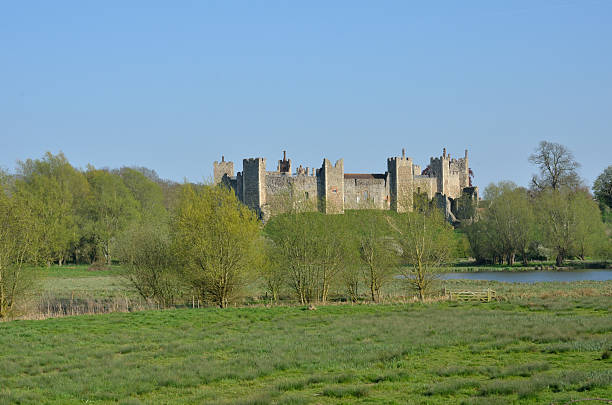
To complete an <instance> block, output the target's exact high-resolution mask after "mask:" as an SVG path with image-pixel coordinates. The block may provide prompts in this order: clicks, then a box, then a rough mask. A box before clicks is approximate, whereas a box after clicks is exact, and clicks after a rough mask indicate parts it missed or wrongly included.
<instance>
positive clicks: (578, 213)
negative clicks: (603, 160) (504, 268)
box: [462, 142, 612, 266]
mask: <svg viewBox="0 0 612 405" xmlns="http://www.w3.org/2000/svg"><path fill="white" fill-rule="evenodd" d="M529 161H530V162H531V163H533V164H535V165H536V166H537V168H538V170H539V173H538V174H537V175H534V176H533V179H532V181H531V187H529V188H523V187H518V186H517V185H516V184H514V183H512V182H508V181H503V182H499V183H497V184H490V185H489V186H488V187H487V188H486V189H485V192H484V200H483V201H481V202H480V204H479V207H480V208H479V209H478V212H476V213H475V217H474V220H473V221H466V224H464V225H463V226H462V230H463V231H464V232H465V233H466V235H467V237H468V239H469V243H470V249H471V254H472V256H473V257H474V258H475V259H476V260H477V261H479V262H481V263H503V262H506V263H507V264H508V265H512V264H514V261H515V258H517V257H518V258H520V259H521V261H522V262H523V264H525V265H526V264H528V262H529V260H531V259H555V261H556V265H557V266H562V265H563V263H564V262H565V260H566V259H568V258H572V257H577V258H580V259H582V260H584V259H585V258H586V257H587V256H591V257H599V258H603V259H607V258H609V257H611V256H612V251H611V243H610V229H609V226H608V228H606V224H605V223H604V221H605V220H606V218H607V215H608V213H609V210H610V202H611V199H610V195H611V187H610V184H611V183H612V166H610V167H608V168H607V169H606V170H605V171H604V173H602V175H600V176H599V177H598V179H597V180H596V181H595V184H594V187H593V190H594V193H595V198H594V197H593V196H592V195H591V194H590V193H589V190H588V188H587V187H586V186H585V185H584V184H583V182H582V181H581V180H580V177H579V176H578V174H577V171H576V169H577V168H578V167H579V166H580V165H579V164H578V162H576V161H575V159H574V156H573V154H572V153H571V152H570V151H569V150H568V149H567V148H566V147H564V146H563V145H560V144H556V143H551V142H541V143H540V145H539V146H538V148H537V149H536V151H535V152H534V153H533V154H532V155H531V156H530V157H529Z"/></svg>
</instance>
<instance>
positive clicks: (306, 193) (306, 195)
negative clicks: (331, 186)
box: [304, 191, 308, 200]
mask: <svg viewBox="0 0 612 405" xmlns="http://www.w3.org/2000/svg"><path fill="white" fill-rule="evenodd" d="M304 197H306V199H307V200H308V191H306V192H305V193H304Z"/></svg>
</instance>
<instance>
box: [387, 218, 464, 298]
mask: <svg viewBox="0 0 612 405" xmlns="http://www.w3.org/2000/svg"><path fill="white" fill-rule="evenodd" d="M390 223H391V224H392V226H393V228H394V229H395V230H396V232H397V235H398V242H399V244H400V246H401V250H402V257H403V259H404V261H405V264H406V265H407V266H406V267H405V268H404V269H405V270H404V276H405V280H406V282H407V283H408V285H409V286H410V287H411V288H412V289H414V290H415V291H416V292H417V293H418V296H419V299H420V300H421V301H423V300H424V299H425V296H426V294H427V292H428V291H429V290H430V289H431V286H432V285H433V283H434V281H435V280H436V279H437V278H438V272H439V268H440V266H442V265H443V264H445V263H447V262H448V261H449V260H450V259H451V257H452V253H453V251H454V247H453V242H454V238H453V229H452V227H451V226H450V225H449V224H448V223H447V222H446V221H445V220H444V217H443V215H442V213H441V212H440V211H439V210H437V209H430V210H428V211H426V212H423V213H420V212H411V213H405V214H401V215H398V216H397V219H395V220H392V221H391V222H390Z"/></svg>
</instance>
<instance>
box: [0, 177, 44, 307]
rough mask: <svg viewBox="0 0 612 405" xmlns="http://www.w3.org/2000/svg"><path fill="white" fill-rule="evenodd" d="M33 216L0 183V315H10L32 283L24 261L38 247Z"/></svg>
mask: <svg viewBox="0 0 612 405" xmlns="http://www.w3.org/2000/svg"><path fill="white" fill-rule="evenodd" d="M37 225H38V222H37V218H36V216H35V215H34V214H33V213H32V211H31V210H30V209H29V207H28V205H27V204H25V201H23V200H22V199H20V198H19V197H18V196H15V195H9V192H8V191H7V190H6V188H5V187H3V186H2V184H0V319H2V318H6V317H8V316H10V314H11V313H12V312H13V311H14V309H15V307H16V305H17V304H18V303H19V300H20V299H21V298H22V297H23V296H24V295H25V294H26V293H27V291H28V288H30V287H31V283H32V275H33V272H31V271H29V270H28V268H27V266H26V265H27V264H29V263H31V262H32V260H34V258H35V257H36V256H37V251H38V250H39V249H40V232H39V229H38V226H37Z"/></svg>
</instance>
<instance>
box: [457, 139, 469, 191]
mask: <svg viewBox="0 0 612 405" xmlns="http://www.w3.org/2000/svg"><path fill="white" fill-rule="evenodd" d="M459 164H460V170H461V174H460V176H459V187H460V188H461V189H462V190H463V189H464V188H466V187H469V186H470V165H469V162H468V150H467V149H466V150H465V157H464V158H463V159H459Z"/></svg>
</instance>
